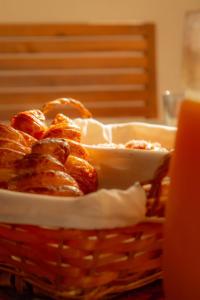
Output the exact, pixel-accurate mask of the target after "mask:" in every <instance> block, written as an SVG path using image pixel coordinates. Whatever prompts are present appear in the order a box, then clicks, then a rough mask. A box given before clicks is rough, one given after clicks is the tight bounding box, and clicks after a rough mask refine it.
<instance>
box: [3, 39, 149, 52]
mask: <svg viewBox="0 0 200 300" xmlns="http://www.w3.org/2000/svg"><path fill="white" fill-rule="evenodd" d="M119 50H120V51H122V50H132V51H145V50H147V41H146V40H145V39H133V38H130V37H127V38H124V37H120V36H119V37H117V38H116V39H106V38H100V39H97V38H96V37H94V38H93V39H88V38H85V39H79V40H77V39H72V38H71V39H70V38H68V39H67V38H54V37H52V38H51V39H49V38H48V39H45V38H43V39H38V38H26V39H21V38H18V39H0V53H15V52H16V53H23V52H29V53H31V52H33V53H34V52H69V51H119Z"/></svg>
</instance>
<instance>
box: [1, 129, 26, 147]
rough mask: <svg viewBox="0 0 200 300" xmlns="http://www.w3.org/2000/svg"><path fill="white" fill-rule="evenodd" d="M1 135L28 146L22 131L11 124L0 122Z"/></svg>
mask: <svg viewBox="0 0 200 300" xmlns="http://www.w3.org/2000/svg"><path fill="white" fill-rule="evenodd" d="M0 137H1V138H6V139H10V140H13V141H15V142H18V143H20V144H22V145H24V146H28V145H27V141H26V139H25V137H24V136H23V135H22V134H21V132H20V131H18V130H16V129H15V128H13V127H12V126H10V125H6V124H2V123H0Z"/></svg>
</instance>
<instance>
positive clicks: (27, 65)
mask: <svg viewBox="0 0 200 300" xmlns="http://www.w3.org/2000/svg"><path fill="white" fill-rule="evenodd" d="M147 65H148V60H147V57H145V56H141V57H140V56H133V55H130V54H127V55H126V54H121V55H119V54H118V55H116V54H115V55H114V54H113V53H110V54H108V53H104V54H101V55H97V54H94V55H92V54H90V55H88V54H87V55H83V54H82V55H80V54H79V55H75V54H72V55H61V54H60V55H58V56H52V55H47V54H45V53H44V55H42V54H40V55H39V54H38V55H36V54H32V55H31V54H27V55H24V56H23V55H20V54H16V55H14V54H13V55H3V54H2V55H0V70H15V69H16V70H18V69H53V68H54V69H55V68H56V69H57V68H61V69H65V68H70V69H72V68H120V67H123V68H128V67H130V68H131V67H144V68H146V67H147Z"/></svg>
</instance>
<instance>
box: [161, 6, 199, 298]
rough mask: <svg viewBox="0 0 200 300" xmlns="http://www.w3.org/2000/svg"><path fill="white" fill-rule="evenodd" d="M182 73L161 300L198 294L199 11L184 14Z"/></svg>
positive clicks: (167, 212)
mask: <svg viewBox="0 0 200 300" xmlns="http://www.w3.org/2000/svg"><path fill="white" fill-rule="evenodd" d="M183 78H184V83H185V91H184V94H185V99H184V101H181V105H180V111H179V118H178V126H177V133H176V141H175V150H174V152H173V155H172V160H171V165H170V177H171V182H170V192H169V199H168V201H167V209H166V222H165V241H164V286H165V299H166V300H199V299H200V189H199V187H200V11H196V12H189V13H188V14H187V15H186V18H185V27H184V36H183Z"/></svg>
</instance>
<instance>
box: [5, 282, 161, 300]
mask: <svg viewBox="0 0 200 300" xmlns="http://www.w3.org/2000/svg"><path fill="white" fill-rule="evenodd" d="M106 299H107V298H106ZM106 299H105V300H106ZM109 299H110V298H109ZM116 299H117V300H164V295H163V289H162V281H161V280H158V281H156V282H154V283H151V284H149V285H148V286H146V287H143V288H139V289H137V290H135V291H129V292H126V293H123V294H121V295H118V296H117V297H113V298H112V300H116ZM0 300H50V298H47V297H36V296H31V295H30V294H23V295H16V293H15V292H14V291H13V290H11V289H8V288H0Z"/></svg>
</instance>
